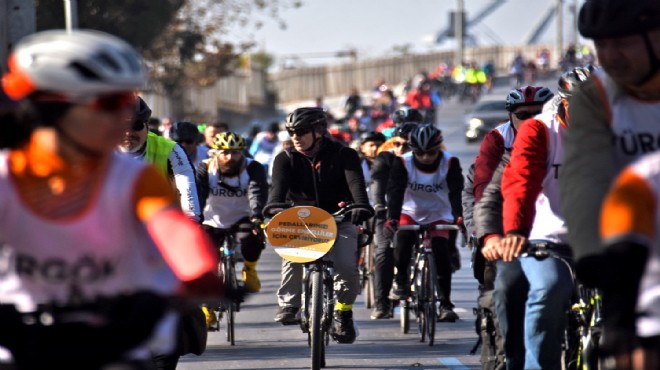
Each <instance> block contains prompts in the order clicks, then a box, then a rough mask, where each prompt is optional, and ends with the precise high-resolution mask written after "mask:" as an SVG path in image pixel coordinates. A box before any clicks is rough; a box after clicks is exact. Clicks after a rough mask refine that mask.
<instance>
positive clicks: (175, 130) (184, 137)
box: [170, 121, 199, 143]
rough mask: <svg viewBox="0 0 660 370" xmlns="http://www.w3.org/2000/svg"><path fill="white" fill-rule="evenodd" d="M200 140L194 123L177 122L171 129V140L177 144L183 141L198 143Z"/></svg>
mask: <svg viewBox="0 0 660 370" xmlns="http://www.w3.org/2000/svg"><path fill="white" fill-rule="evenodd" d="M198 138H199V130H198V129H197V126H195V124H194V123H192V122H187V121H181V122H176V123H175V124H173V125H172V128H170V139H172V140H174V141H176V142H177V143H178V142H181V141H197V139H198Z"/></svg>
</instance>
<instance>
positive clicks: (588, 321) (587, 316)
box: [521, 242, 602, 370]
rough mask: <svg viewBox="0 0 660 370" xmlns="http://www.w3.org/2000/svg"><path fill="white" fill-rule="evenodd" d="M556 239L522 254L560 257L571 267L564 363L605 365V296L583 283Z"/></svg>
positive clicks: (570, 369)
mask: <svg viewBox="0 0 660 370" xmlns="http://www.w3.org/2000/svg"><path fill="white" fill-rule="evenodd" d="M552 246H553V243H546V242H537V243H528V246H527V249H526V251H525V252H523V253H522V254H521V257H530V256H531V257H534V258H537V259H545V258H548V257H552V258H557V259H558V260H560V261H562V262H563V263H564V264H565V265H566V267H567V268H568V270H569V272H570V274H571V279H572V281H573V287H574V292H573V298H572V299H571V301H572V302H571V307H570V309H569V310H568V312H567V320H568V324H567V327H566V330H565V332H564V341H563V343H562V347H563V351H562V366H563V368H564V369H565V370H599V369H601V366H600V360H599V356H598V350H599V348H600V339H601V333H602V316H601V311H602V298H601V295H600V292H599V291H598V290H597V289H590V288H587V287H585V286H584V285H582V284H581V283H580V282H579V281H578V280H577V278H576V276H575V272H574V271H573V266H572V264H571V262H570V261H569V260H568V258H566V257H565V256H563V255H561V254H560V253H557V252H556V251H555V250H553V249H552V248H550V247H552Z"/></svg>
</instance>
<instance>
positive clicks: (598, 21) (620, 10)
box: [578, 0, 660, 39]
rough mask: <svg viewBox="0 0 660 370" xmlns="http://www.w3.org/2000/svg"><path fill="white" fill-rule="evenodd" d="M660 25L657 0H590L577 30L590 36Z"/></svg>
mask: <svg viewBox="0 0 660 370" xmlns="http://www.w3.org/2000/svg"><path fill="white" fill-rule="evenodd" d="M656 27H660V1H658V0H633V1H630V0H587V1H586V2H585V3H584V5H583V6H582V9H580V15H579V16H578V29H579V30H580V33H581V34H582V36H584V37H588V38H591V39H599V38H613V37H623V36H630V35H634V34H638V33H644V32H646V31H649V30H652V29H654V28H656Z"/></svg>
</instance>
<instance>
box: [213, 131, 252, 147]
mask: <svg viewBox="0 0 660 370" xmlns="http://www.w3.org/2000/svg"><path fill="white" fill-rule="evenodd" d="M245 148H246V145H245V139H243V137H241V135H239V134H236V133H233V132H229V131H227V132H221V133H219V134H216V135H215V137H213V149H215V150H243V149H245Z"/></svg>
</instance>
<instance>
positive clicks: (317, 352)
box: [309, 270, 325, 370]
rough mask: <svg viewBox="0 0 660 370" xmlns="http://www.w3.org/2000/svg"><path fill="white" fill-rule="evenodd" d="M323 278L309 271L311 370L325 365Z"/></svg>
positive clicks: (317, 273) (319, 273)
mask: <svg viewBox="0 0 660 370" xmlns="http://www.w3.org/2000/svg"><path fill="white" fill-rule="evenodd" d="M322 280H323V276H322V274H321V272H320V271H316V270H311V271H310V272H309V281H310V284H311V299H310V305H309V312H310V318H309V319H310V321H311V323H310V330H309V336H310V343H311V346H312V370H319V369H320V368H321V367H323V366H324V365H325V348H324V346H325V341H324V335H323V328H322V326H321V325H322V320H323V290H322V289H323V285H322Z"/></svg>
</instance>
